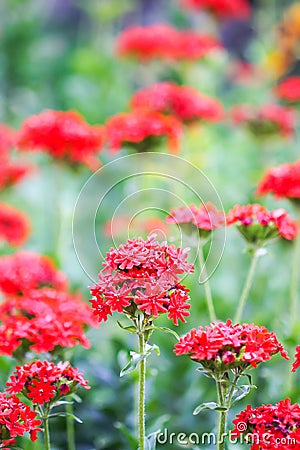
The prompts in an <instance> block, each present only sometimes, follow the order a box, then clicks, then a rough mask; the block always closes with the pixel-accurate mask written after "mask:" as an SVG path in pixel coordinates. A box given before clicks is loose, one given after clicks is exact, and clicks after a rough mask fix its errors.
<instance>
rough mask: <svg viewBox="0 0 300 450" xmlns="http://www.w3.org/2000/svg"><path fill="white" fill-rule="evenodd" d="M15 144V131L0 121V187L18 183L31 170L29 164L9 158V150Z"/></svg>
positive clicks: (3, 187)
mask: <svg viewBox="0 0 300 450" xmlns="http://www.w3.org/2000/svg"><path fill="white" fill-rule="evenodd" d="M15 144H16V133H15V131H14V130H12V129H11V128H9V127H8V126H6V125H4V124H1V123H0V189H5V188H7V187H9V186H11V185H13V184H16V183H18V182H19V181H21V180H23V178H24V177H25V176H27V175H28V174H29V173H31V172H32V167H31V166H29V165H28V164H25V163H19V162H16V161H15V160H13V159H12V158H11V150H12V148H13V147H14V146H15Z"/></svg>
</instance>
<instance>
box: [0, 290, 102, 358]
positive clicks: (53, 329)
mask: <svg viewBox="0 0 300 450" xmlns="http://www.w3.org/2000/svg"><path fill="white" fill-rule="evenodd" d="M87 326H96V323H95V320H94V319H93V312H92V310H91V308H90V307H89V306H88V305H87V304H86V303H85V302H84V301H83V300H82V299H81V298H80V297H78V296H71V295H70V294H68V293H66V292H59V291H56V290H55V289H49V288H43V289H39V290H35V291H31V292H30V293H27V294H26V295H24V296H20V297H16V298H13V297H10V298H9V299H7V300H4V301H3V302H2V303H1V305H0V354H2V355H9V356H12V355H13V354H14V352H16V351H18V353H19V354H20V353H26V352H27V351H28V348H29V349H30V350H31V351H34V352H36V353H41V352H51V351H54V350H57V349H59V347H74V346H75V345H78V344H80V345H82V346H83V347H85V348H89V347H90V342H89V341H88V339H87V337H86V336H85V328H86V327H87Z"/></svg>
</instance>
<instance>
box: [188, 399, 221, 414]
mask: <svg viewBox="0 0 300 450" xmlns="http://www.w3.org/2000/svg"><path fill="white" fill-rule="evenodd" d="M207 409H209V410H211V411H227V408H226V407H225V406H221V405H219V404H218V403H215V402H208V403H201V405H198V406H197V407H196V408H195V409H194V411H193V415H194V416H197V415H198V414H199V413H200V412H201V411H204V410H207Z"/></svg>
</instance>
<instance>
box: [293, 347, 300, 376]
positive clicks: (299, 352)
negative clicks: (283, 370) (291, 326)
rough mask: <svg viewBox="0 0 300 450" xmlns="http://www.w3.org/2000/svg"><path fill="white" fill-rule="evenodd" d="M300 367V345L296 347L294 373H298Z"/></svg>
mask: <svg viewBox="0 0 300 450" xmlns="http://www.w3.org/2000/svg"><path fill="white" fill-rule="evenodd" d="M299 367H300V345H298V347H296V355H295V361H294V363H293V369H292V372H296V370H297V369H298V368H299Z"/></svg>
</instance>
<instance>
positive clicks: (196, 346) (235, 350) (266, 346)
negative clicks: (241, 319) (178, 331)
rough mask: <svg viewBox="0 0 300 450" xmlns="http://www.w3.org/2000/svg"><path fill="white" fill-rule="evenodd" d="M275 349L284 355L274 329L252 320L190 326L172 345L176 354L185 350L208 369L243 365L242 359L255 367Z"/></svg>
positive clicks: (181, 353)
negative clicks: (259, 324)
mask: <svg viewBox="0 0 300 450" xmlns="http://www.w3.org/2000/svg"><path fill="white" fill-rule="evenodd" d="M276 353H280V354H281V355H282V356H283V357H284V358H285V359H288V355H287V353H286V351H285V350H284V348H283V347H282V345H281V344H280V343H279V342H278V340H277V338H276V335H275V333H272V332H269V331H268V330H267V329H266V328H265V327H260V326H256V325H254V324H251V325H249V324H247V323H244V324H242V325H240V324H236V325H232V322H231V321H230V320H228V321H227V322H226V323H224V322H218V323H212V324H211V325H210V326H207V327H205V328H203V327H201V326H200V327H199V328H198V330H196V329H192V330H191V331H190V332H189V333H188V334H187V335H186V336H184V337H182V338H181V339H180V341H179V342H178V343H177V344H176V345H175V354H176V355H177V356H178V355H184V354H188V355H189V356H190V358H191V359H193V360H196V361H198V362H200V363H201V364H202V365H204V366H208V365H209V367H210V368H211V369H212V370H214V369H216V370H219V369H220V368H223V369H224V370H228V369H231V368H235V367H238V366H239V365H240V366H244V367H245V363H247V364H246V368H249V367H250V365H251V366H253V367H256V366H257V364H259V363H261V362H264V361H268V360H269V359H271V358H272V356H273V355H275V354H276Z"/></svg>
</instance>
